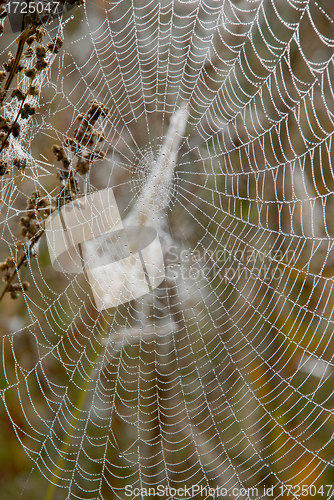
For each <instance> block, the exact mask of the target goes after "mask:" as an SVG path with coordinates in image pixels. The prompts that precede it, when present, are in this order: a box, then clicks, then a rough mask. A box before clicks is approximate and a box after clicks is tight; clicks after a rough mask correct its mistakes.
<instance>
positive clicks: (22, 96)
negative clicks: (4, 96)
mask: <svg viewBox="0 0 334 500" xmlns="http://www.w3.org/2000/svg"><path fill="white" fill-rule="evenodd" d="M11 97H16V99H18V100H19V101H23V99H25V97H26V95H25V94H24V93H23V92H22V90H21V89H14V90H13V92H12V93H11Z"/></svg>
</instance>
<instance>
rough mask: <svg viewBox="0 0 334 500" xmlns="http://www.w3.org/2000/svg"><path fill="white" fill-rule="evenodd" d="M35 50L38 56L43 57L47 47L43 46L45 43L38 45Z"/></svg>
mask: <svg viewBox="0 0 334 500" xmlns="http://www.w3.org/2000/svg"><path fill="white" fill-rule="evenodd" d="M35 51H36V56H37V57H38V58H43V57H44V56H45V54H46V52H47V49H46V48H45V47H43V45H37V47H36V49H35Z"/></svg>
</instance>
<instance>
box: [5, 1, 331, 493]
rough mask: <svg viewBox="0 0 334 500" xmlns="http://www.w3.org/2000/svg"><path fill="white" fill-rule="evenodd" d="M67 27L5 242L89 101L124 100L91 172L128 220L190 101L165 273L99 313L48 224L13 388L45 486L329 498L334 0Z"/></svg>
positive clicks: (92, 10) (10, 241) (226, 4)
mask: <svg viewBox="0 0 334 500" xmlns="http://www.w3.org/2000/svg"><path fill="white" fill-rule="evenodd" d="M55 24H56V26H54V25H53V26H51V27H50V28H49V33H48V36H49V35H50V38H52V37H53V36H54V35H55V34H56V33H57V32H58V33H60V32H62V30H63V33H64V39H65V42H64V47H63V49H62V50H61V52H60V53H59V55H58V56H57V58H55V60H54V62H53V65H52V67H51V69H50V70H48V71H47V72H45V75H44V77H43V78H44V80H43V81H41V87H42V93H41V99H40V105H39V108H38V113H37V114H36V117H33V118H32V119H30V120H29V121H27V124H26V130H25V137H24V140H22V141H21V143H20V144H19V143H18V141H17V142H16V143H15V144H14V145H13V147H12V149H9V151H8V153H7V154H8V155H11V154H12V155H14V154H16V155H17V154H20V155H22V156H24V157H25V158H26V159H27V162H28V164H27V167H26V169H25V171H24V172H16V171H15V172H14V170H13V171H12V173H11V175H10V177H7V178H5V177H3V179H2V195H1V197H2V208H1V214H2V223H1V235H2V240H3V241H2V246H3V248H4V252H6V251H7V254H8V249H9V251H10V252H11V254H12V255H14V254H15V249H14V242H15V240H16V238H17V221H18V216H19V215H20V214H21V212H23V211H24V207H25V203H24V200H25V198H26V197H27V196H29V195H30V193H31V191H32V190H33V189H39V190H40V191H41V192H42V193H43V196H47V195H51V196H54V193H55V192H56V190H57V189H58V186H59V182H58V181H57V180H56V179H55V173H56V172H57V169H58V168H59V164H58V163H57V162H56V161H55V160H54V158H53V156H52V154H51V153H50V150H51V146H52V144H53V143H54V142H55V141H58V142H59V141H62V140H63V139H64V138H65V137H69V136H71V134H72V135H73V133H72V131H73V127H74V126H75V125H74V122H75V119H76V117H77V116H78V114H79V113H82V114H84V113H85V112H86V111H87V108H88V106H89V102H90V101H91V100H93V99H97V100H98V101H101V102H102V103H103V104H104V105H106V106H108V107H109V109H110V113H109V116H108V117H107V118H105V119H103V120H100V121H99V125H98V126H99V127H100V131H101V132H102V131H104V133H105V134H106V141H105V144H107V148H104V149H106V150H107V157H106V159H105V160H104V161H103V162H99V163H97V164H95V165H93V166H92V167H91V170H90V172H89V174H87V176H82V179H81V181H80V183H81V184H80V188H81V190H82V191H84V190H86V192H88V193H90V192H95V191H97V190H100V189H104V188H107V187H112V188H113V190H114V193H115V197H116V200H117V203H118V208H119V210H120V213H121V217H122V219H126V217H127V216H130V215H131V213H133V210H134V207H136V201H138V199H140V196H141V193H142V191H143V188H145V186H147V185H148V179H149V178H150V173H151V172H152V169H153V168H154V165H155V162H156V160H157V158H158V157H159V151H161V147H162V145H163V144H164V140H165V137H166V134H167V132H168V130H170V123H171V120H172V117H173V115H174V116H175V113H176V112H177V110H179V109H180V108H181V107H182V106H184V105H186V106H187V110H188V118H187V125H186V130H185V133H184V136H183V138H182V140H181V139H180V141H179V145H178V151H177V160H176V166H175V169H174V179H173V183H172V184H170V185H169V186H166V189H168V190H169V195H168V197H167V198H168V206H164V207H161V205H159V200H157V201H158V205H157V206H158V208H159V210H162V212H161V213H162V219H161V222H160V223H159V228H158V232H159V235H160V240H161V244H162V248H163V252H164V260H165V266H166V279H165V280H164V282H163V283H162V284H161V285H160V286H159V287H158V288H156V289H155V290H152V291H151V292H150V293H149V294H147V295H145V296H143V297H142V298H140V299H138V300H134V301H131V302H129V303H127V304H123V305H120V306H118V307H116V308H114V309H108V310H104V311H102V312H100V311H97V309H96V307H95V303H94V301H93V298H92V295H91V291H90V286H89V284H88V281H87V278H86V275H85V274H83V273H79V274H77V275H73V274H68V273H66V272H65V271H64V274H61V273H58V272H56V271H55V270H53V269H52V267H51V265H50V263H49V261H48V257H47V250H46V244H45V241H44V240H43V239H42V240H41V243H40V245H39V252H38V254H37V256H35V257H33V256H32V257H31V259H30V260H29V265H28V267H27V268H26V269H25V270H23V271H22V275H23V273H25V276H28V275H30V281H31V285H32V286H31V288H30V290H29V292H27V293H24V295H23V298H20V299H19V300H18V301H17V303H16V304H18V305H15V307H16V308H17V309H14V313H15V314H14V313H12V314H14V316H13V315H12V316H10V317H8V318H7V319H8V320H7V319H6V321H5V322H4V326H3V335H2V339H1V341H2V353H3V358H2V374H1V381H2V390H1V397H2V401H3V403H4V405H5V409H6V411H7V413H8V415H9V418H10V419H11V422H12V425H13V426H14V429H15V432H16V433H17V436H18V438H19V439H20V441H21V443H22V446H23V447H24V450H25V452H26V453H27V454H28V455H29V456H30V457H31V459H32V461H33V462H34V464H33V467H34V469H35V470H36V471H38V473H40V474H41V475H42V477H44V478H46V480H47V482H49V483H50V485H51V486H49V490H48V493H47V495H48V497H47V498H49V499H50V498H59V499H61V498H64V499H65V498H67V499H72V498H73V499H74V498H80V499H109V498H114V497H115V498H122V499H124V498H128V497H127V496H126V495H125V492H126V490H125V488H126V486H128V488H132V489H134V488H149V487H151V488H154V487H155V488H157V487H158V485H162V486H163V487H164V488H166V487H170V488H181V487H185V486H186V487H191V486H193V485H199V486H201V487H203V488H209V487H211V488H217V487H221V488H226V490H227V493H226V496H229V497H233V498H254V497H256V498H269V496H270V497H272V498H278V497H283V498H285V497H288V496H290V498H293V496H295V497H298V496H299V493H298V491H299V490H298V485H315V488H316V489H318V495H320V496H321V490H319V488H321V485H331V484H334V476H333V467H332V460H333V456H334V455H333V451H334V445H333V442H332V441H333V438H332V428H333V427H332V426H333V418H334V417H333V362H332V359H333V347H332V346H333V344H332V331H333V306H334V291H333V273H334V253H333V243H334V239H333V238H334V217H333V214H334V197H333V194H334V173H333V161H332V158H333V145H332V140H333V130H334V128H333V125H334V116H333V113H334V91H333V85H332V81H333V78H334V66H333V62H334V58H333V46H334V4H332V3H331V2H326V1H325V0H321V1H317V2H316V1H313V0H312V1H303V0H300V1H292V0H291V1H286V0H262V1H259V0H254V1H248V0H240V1H237V0H234V1H227V0H226V1H225V0H222V1H214V0H208V1H194V2H192V1H189V2H188V1H187V2H181V1H173V2H169V1H167V0H162V1H161V2H156V1H155V0H152V1H150V2H149V1H146V0H143V1H141V2H130V1H128V0H123V1H121V2H108V1H105V0H99V1H97V2H93V3H88V2H87V3H86V5H85V6H84V7H83V8H82V9H81V14H80V13H78V14H75V15H73V16H72V17H69V18H68V19H67V20H65V21H64V22H63V24H59V23H58V24H57V23H55ZM8 37H9V38H10V36H9V35H8ZM9 38H8V39H9ZM12 39H13V37H12ZM8 46H10V44H9V42H8ZM5 53H7V48H6V49H5V50H4V54H5ZM8 112H9V113H10V109H9V111H8ZM170 168H174V166H173V167H170ZM156 182H157V183H159V179H157V180H156ZM144 208H145V207H144ZM131 211H132V212H131ZM129 214H130V215H129ZM7 299H8V300H7V303H8V304H9V298H7ZM12 307H14V306H12ZM2 314H3V313H2ZM287 485H292V487H293V488H292V490H291V489H290V494H288V493H287V490H286V489H285V488H286V487H287V488H289V487H288V486H287ZM270 487H273V490H272V494H271V493H270V490H269V492H268V490H267V488H270ZM236 488H237V489H236ZM241 488H245V489H247V488H257V492H256V490H253V491H251V492H250V490H243V491H242V490H241ZM324 488H325V489H324V494H325V495H327V497H330V496H331V490H330V489H329V488H327V489H326V487H324ZM128 491H130V490H128ZM152 491H153V490H152ZM282 491H283V496H282ZM319 491H320V493H319ZM306 493H307V495H306V496H312V495H313V494H314V489H312V490H311V489H309V490H308V491H307V492H306ZM196 495H197V496H199V495H200V494H199V493H197V492H195V491H194V492H193V493H191V494H190V496H194V497H195V496H196ZM142 496H144V494H142ZM172 496H173V497H175V498H178V495H177V494H176V495H175V494H174V495H173V494H167V495H166V497H167V498H170V497H172ZM201 496H202V498H207V497H209V490H208V489H207V490H203V492H202V495H201ZM153 497H154V494H151V498H153Z"/></svg>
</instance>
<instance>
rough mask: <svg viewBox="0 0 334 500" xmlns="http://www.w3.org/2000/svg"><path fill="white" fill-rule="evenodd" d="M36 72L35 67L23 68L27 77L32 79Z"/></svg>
mask: <svg viewBox="0 0 334 500" xmlns="http://www.w3.org/2000/svg"><path fill="white" fill-rule="evenodd" d="M36 73H37V69H36V68H27V69H25V70H24V74H25V75H26V76H27V77H28V78H31V79H34V78H35V76H36Z"/></svg>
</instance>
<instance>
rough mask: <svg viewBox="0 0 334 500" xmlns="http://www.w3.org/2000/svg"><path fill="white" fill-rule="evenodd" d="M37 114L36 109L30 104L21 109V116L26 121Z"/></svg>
mask: <svg viewBox="0 0 334 500" xmlns="http://www.w3.org/2000/svg"><path fill="white" fill-rule="evenodd" d="M35 112H36V109H35V108H34V107H33V106H30V104H28V103H26V104H25V105H24V106H23V108H22V109H21V116H22V118H24V119H26V118H29V116H32V115H34V114H35Z"/></svg>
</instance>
